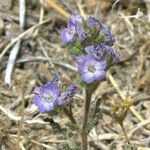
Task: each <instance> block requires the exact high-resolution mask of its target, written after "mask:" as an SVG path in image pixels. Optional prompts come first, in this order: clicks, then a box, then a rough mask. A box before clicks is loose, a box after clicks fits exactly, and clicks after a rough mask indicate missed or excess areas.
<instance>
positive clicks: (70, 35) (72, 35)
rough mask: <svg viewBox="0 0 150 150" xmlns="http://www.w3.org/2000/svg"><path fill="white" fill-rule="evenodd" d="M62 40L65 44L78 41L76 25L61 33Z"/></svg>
mask: <svg viewBox="0 0 150 150" xmlns="http://www.w3.org/2000/svg"><path fill="white" fill-rule="evenodd" d="M61 38H62V43H63V44H68V43H72V42H74V41H75V40H76V28H75V26H74V25H71V26H70V27H67V28H65V29H63V31H62V32H61Z"/></svg>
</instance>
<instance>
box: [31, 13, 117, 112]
mask: <svg viewBox="0 0 150 150" xmlns="http://www.w3.org/2000/svg"><path fill="white" fill-rule="evenodd" d="M61 37H62V43H63V44H64V45H67V46H69V50H70V52H71V54H72V55H74V60H75V61H76V62H77V64H78V72H79V74H80V77H81V79H82V81H83V82H84V83H86V84H92V83H93V82H97V81H101V80H103V79H105V77H106V70H107V69H108V68H109V67H110V66H111V65H113V64H115V63H117V62H118V61H119V60H120V53H119V52H118V51H117V50H116V49H114V48H112V47H111V46H113V44H114V42H115V39H114V37H113V36H112V34H111V32H110V29H109V28H108V27H107V25H105V24H104V23H101V22H100V21H99V20H97V19H95V18H93V17H89V18H88V19H87V20H84V19H83V18H82V17H81V16H80V15H78V14H73V15H71V16H70V19H69V21H68V25H67V27H66V28H65V29H63V31H62V32H61ZM58 80H59V79H58V76H54V78H53V80H52V81H50V82H49V83H47V84H45V85H42V86H40V87H37V88H36V89H35V90H34V94H35V96H34V104H35V105H36V106H37V107H38V108H39V111H40V112H50V111H53V110H55V109H56V108H57V107H58V106H60V105H68V104H69V102H70V100H71V98H72V97H73V96H74V95H75V94H76V92H77V88H76V87H75V86H74V85H70V86H68V87H67V88H66V90H65V91H63V92H60V91H62V90H61V89H60V88H59V85H58Z"/></svg>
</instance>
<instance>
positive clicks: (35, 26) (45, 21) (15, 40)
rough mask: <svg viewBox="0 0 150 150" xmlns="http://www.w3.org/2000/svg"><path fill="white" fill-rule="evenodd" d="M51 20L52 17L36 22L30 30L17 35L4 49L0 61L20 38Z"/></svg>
mask: <svg viewBox="0 0 150 150" xmlns="http://www.w3.org/2000/svg"><path fill="white" fill-rule="evenodd" d="M49 21H51V19H48V20H44V21H43V22H41V23H39V24H36V25H34V26H32V27H31V28H29V29H28V30H26V31H25V32H23V33H21V34H20V35H19V36H18V37H16V38H15V39H13V40H12V42H10V43H9V44H8V45H7V46H6V47H5V49H4V50H3V51H2V53H1V54H0V61H1V59H2V57H3V56H4V55H5V54H6V52H7V51H8V50H9V48H11V47H12V46H13V45H14V44H15V43H16V42H17V41H18V40H19V39H22V38H23V37H24V36H25V35H27V34H28V33H30V32H32V31H33V30H34V29H36V28H38V27H40V26H41V25H43V24H45V23H47V22H49Z"/></svg>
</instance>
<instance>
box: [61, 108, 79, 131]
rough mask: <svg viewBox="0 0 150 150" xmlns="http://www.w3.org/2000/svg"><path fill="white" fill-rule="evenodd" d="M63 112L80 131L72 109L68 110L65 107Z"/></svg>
mask: <svg viewBox="0 0 150 150" xmlns="http://www.w3.org/2000/svg"><path fill="white" fill-rule="evenodd" d="M63 110H64V113H65V114H66V116H67V117H68V118H69V120H70V121H71V122H72V124H74V125H75V126H76V128H77V130H78V131H80V128H79V126H78V125H77V122H76V120H75V118H74V116H73V113H72V110H71V109H70V110H68V109H67V108H64V109H63Z"/></svg>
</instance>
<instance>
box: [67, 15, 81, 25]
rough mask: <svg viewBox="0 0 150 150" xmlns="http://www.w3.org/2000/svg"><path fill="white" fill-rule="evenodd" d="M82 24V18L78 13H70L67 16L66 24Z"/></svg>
mask: <svg viewBox="0 0 150 150" xmlns="http://www.w3.org/2000/svg"><path fill="white" fill-rule="evenodd" d="M82 24H83V18H82V17H81V16H80V15H79V14H72V15H71V16H70V18H69V22H68V26H69V27H70V25H74V26H75V27H76V26H77V25H82Z"/></svg>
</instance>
